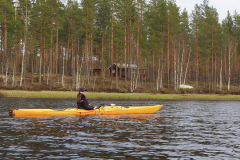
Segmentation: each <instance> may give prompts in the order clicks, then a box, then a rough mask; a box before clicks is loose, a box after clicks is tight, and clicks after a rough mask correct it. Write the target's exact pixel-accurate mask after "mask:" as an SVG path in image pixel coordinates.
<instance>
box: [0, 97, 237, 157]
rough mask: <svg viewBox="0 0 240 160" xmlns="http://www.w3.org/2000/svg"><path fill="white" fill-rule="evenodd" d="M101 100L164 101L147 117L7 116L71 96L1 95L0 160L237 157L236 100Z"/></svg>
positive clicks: (55, 103)
mask: <svg viewBox="0 0 240 160" xmlns="http://www.w3.org/2000/svg"><path fill="white" fill-rule="evenodd" d="M97 103H99V101H93V102H92V104H97ZM100 103H101V104H103V103H105V104H108V103H116V104H120V105H128V104H131V105H155V104H163V105H164V107H163V108H162V109H161V110H160V111H158V112H157V113H156V114H151V115H148V114H146V115H145V114H142V115H115V116H109V115H104V116H85V117H71V116H69V117H48V118H34V117H32V118H11V117H8V111H7V110H8V108H9V107H10V108H12V107H14V106H18V108H67V107H69V106H74V105H75V100H71V99H69V100H58V99H45V100H36V99H13V98H3V99H1V101H0V141H1V144H0V156H1V158H2V159H90V158H91V159H200V160H201V159H216V160H218V159H233V160H235V159H240V145H239V143H238V142H239V141H240V138H239V133H240V126H239V122H240V117H239V105H238V102H234V101H226V102H223V101H221V102H217V101H113V102H112V101H103V100H102V101H101V102H100ZM59 106H61V107H59ZM14 108H16V107H14Z"/></svg>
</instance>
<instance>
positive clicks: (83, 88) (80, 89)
mask: <svg viewBox="0 0 240 160" xmlns="http://www.w3.org/2000/svg"><path fill="white" fill-rule="evenodd" d="M83 91H87V89H86V88H85V87H81V88H79V92H83Z"/></svg>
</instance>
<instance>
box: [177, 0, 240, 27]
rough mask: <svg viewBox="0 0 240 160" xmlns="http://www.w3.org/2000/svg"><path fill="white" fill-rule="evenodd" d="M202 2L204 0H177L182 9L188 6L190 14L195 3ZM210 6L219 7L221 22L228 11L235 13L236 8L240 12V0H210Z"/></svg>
mask: <svg viewBox="0 0 240 160" xmlns="http://www.w3.org/2000/svg"><path fill="white" fill-rule="evenodd" d="M202 3H203V0H176V4H177V6H178V7H180V9H181V11H183V9H184V8H186V9H187V11H188V14H190V13H192V10H194V6H195V4H198V5H200V4H202ZM209 6H213V7H214V8H216V9H217V12H218V14H219V22H220V23H221V22H222V20H223V19H225V18H226V17H227V11H229V12H230V14H231V15H233V14H234V12H235V10H236V11H237V13H238V14H240V0H209Z"/></svg>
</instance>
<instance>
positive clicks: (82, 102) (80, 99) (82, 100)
mask: <svg viewBox="0 0 240 160" xmlns="http://www.w3.org/2000/svg"><path fill="white" fill-rule="evenodd" d="M86 92H87V89H86V88H84V87H81V88H80V89H79V93H78V95H77V108H78V109H86V110H93V109H97V108H98V107H97V106H94V107H93V106H91V105H90V104H89V102H88V100H87V98H86V97H85V94H86Z"/></svg>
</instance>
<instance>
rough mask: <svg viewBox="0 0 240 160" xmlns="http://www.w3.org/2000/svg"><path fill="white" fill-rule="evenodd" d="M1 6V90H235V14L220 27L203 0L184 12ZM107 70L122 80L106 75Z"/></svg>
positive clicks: (6, 2) (27, 0)
mask: <svg viewBox="0 0 240 160" xmlns="http://www.w3.org/2000/svg"><path fill="white" fill-rule="evenodd" d="M0 4H1V6H0V27H1V28H0V62H1V63H0V69H1V72H0V85H1V88H6V87H9V88H12V89H16V88H20V89H21V87H22V89H24V86H25V89H29V88H31V86H45V89H46V86H48V88H49V89H54V87H56V86H60V87H61V88H67V89H71V90H76V89H77V88H79V87H80V86H86V87H90V88H91V89H93V90H94V89H96V88H97V87H100V86H101V88H109V89H118V90H124V89H125V90H128V91H129V92H135V91H138V90H141V89H142V88H145V89H144V90H146V91H150V90H151V91H155V92H163V91H164V90H172V91H178V90H179V85H180V84H188V85H192V86H193V87H194V88H195V90H198V91H199V92H200V90H201V91H202V90H204V89H206V90H208V91H214V92H221V91H223V90H225V91H227V92H238V91H239V90H240V88H239V87H238V86H239V83H240V54H239V53H240V44H239V42H240V15H239V14H238V13H237V12H236V11H235V14H234V15H231V14H230V13H229V12H228V14H227V17H226V18H225V19H224V20H223V21H222V22H219V18H218V13H217V10H216V9H215V8H214V6H209V1H208V0H203V2H202V4H199V5H198V4H196V5H195V8H194V10H193V11H192V12H191V13H188V12H187V11H186V9H183V10H182V9H181V8H180V7H178V6H177V5H176V3H175V1H174V0H149V1H144V0H82V1H80V2H79V1H72V0H68V1H64V2H63V1H59V0H14V1H12V0H0ZM112 64H117V65H119V66H122V68H123V69H124V70H123V72H125V75H128V76H125V77H118V76H117V74H115V75H116V76H113V74H110V71H109V67H110V66H111V65H112ZM133 65H134V66H135V67H134V68H133V67H130V66H133ZM127 67H128V68H127ZM93 69H99V70H100V71H101V72H100V75H95V74H93ZM143 71H144V74H145V77H142V76H139V75H140V72H143ZM116 72H117V71H116ZM127 72H128V73H127ZM26 86H28V88H27V87H26ZM43 88H44V87H43Z"/></svg>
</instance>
